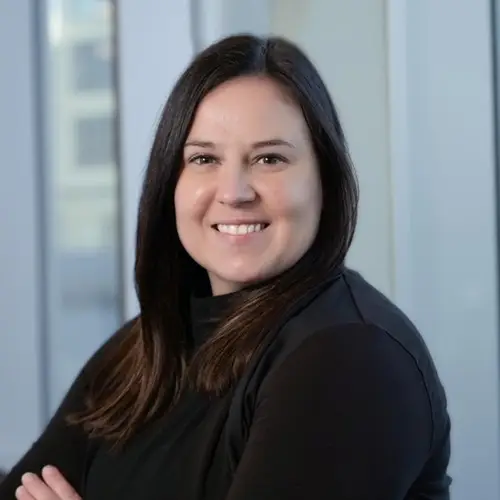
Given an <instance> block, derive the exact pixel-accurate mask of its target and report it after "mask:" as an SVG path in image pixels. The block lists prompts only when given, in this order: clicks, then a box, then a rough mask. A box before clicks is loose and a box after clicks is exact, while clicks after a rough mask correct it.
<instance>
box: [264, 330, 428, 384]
mask: <svg viewBox="0 0 500 500" xmlns="http://www.w3.org/2000/svg"><path fill="white" fill-rule="evenodd" d="M280 354H281V355H280V356H277V357H276V360H275V362H274V363H271V365H270V370H269V371H268V373H267V376H266V377H265V380H263V381H262V382H263V384H266V383H269V381H273V380H276V379H277V378H287V377H290V376H293V377H295V376H296V374H297V373H300V374H301V375H302V376H306V377H309V379H310V381H311V383H314V382H319V381H320V380H321V378H323V379H324V380H325V381H327V382H328V383H334V382H335V381H336V380H338V381H340V382H343V381H346V380H350V381H351V383H352V382H353V380H354V379H355V380H356V381H357V383H360V382H362V383H365V384H366V385H371V386H373V384H374V383H381V382H382V381H384V382H385V383H386V384H391V385H393V384H397V385H399V386H401V387H403V386H404V387H405V389H406V390H408V389H411V387H412V386H413V387H417V386H418V387H420V388H422V389H423V390H424V391H425V390H426V389H425V381H424V376H423V374H422V372H421V370H420V367H419V365H418V363H417V360H416V358H415V356H414V355H413V353H412V352H411V351H409V350H408V349H406V348H405V346H404V345H403V344H402V343H401V342H398V340H397V339H396V338H395V337H394V336H392V335H390V334H389V333H388V332H387V331H385V330H384V329H382V328H381V327H379V326H377V325H373V324H362V323H347V324H343V325H334V326H329V327H325V328H322V329H320V330H317V331H314V332H313V333H312V334H310V335H308V336H307V337H306V338H304V339H302V341H301V342H300V343H298V344H297V345H296V346H295V347H294V348H293V349H287V350H286V351H284V352H282V353H280Z"/></svg>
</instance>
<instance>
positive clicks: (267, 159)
mask: <svg viewBox="0 0 500 500" xmlns="http://www.w3.org/2000/svg"><path fill="white" fill-rule="evenodd" d="M256 163H258V164H260V165H279V164H281V163H287V161H286V159H285V158H283V156H280V155H275V154H269V155H262V156H259V158H257V161H256Z"/></svg>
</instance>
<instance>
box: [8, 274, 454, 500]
mask: <svg viewBox="0 0 500 500" xmlns="http://www.w3.org/2000/svg"><path fill="white" fill-rule="evenodd" d="M226 303H227V297H211V298H205V299H194V300H193V301H192V304H191V307H192V311H191V316H192V335H193V339H194V343H195V346H196V345H199V344H200V343H201V342H203V340H204V339H206V338H207V336H209V335H210V334H211V332H212V330H213V328H214V325H215V321H214V320H215V319H216V318H218V317H219V316H220V315H221V311H222V310H223V309H224V307H225V306H226ZM312 304H313V305H312V306H311V305H307V306H305V310H306V313H304V314H301V313H300V312H298V313H297V316H296V317H295V318H292V319H291V320H290V323H291V325H292V327H290V328H288V329H287V327H285V328H282V329H281V330H279V332H278V333H277V337H276V340H275V341H274V342H273V343H271V344H270V345H269V347H268V349H267V351H266V352H265V354H264V356H263V357H262V360H261V362H260V363H257V364H255V365H254V367H253V368H252V369H251V372H252V373H251V374H248V376H246V377H244V379H243V380H242V381H241V383H240V384H238V385H237V386H236V387H235V389H234V390H233V391H231V392H230V393H228V394H226V395H225V396H222V397H220V398H219V397H214V396H209V395H205V394H198V393H194V392H189V391H186V393H184V394H183V396H182V397H181V399H180V401H179V403H178V404H177V406H176V407H175V408H174V409H173V410H172V411H171V412H170V413H168V414H167V415H165V416H163V417H161V418H158V419H157V420H156V421H154V422H153V423H151V424H149V425H146V426H145V427H144V428H143V429H142V430H141V431H140V432H139V433H138V434H137V435H136V436H135V437H134V438H133V439H132V441H131V442H130V443H129V445H128V446H127V447H126V448H125V449H124V450H123V451H121V452H119V453H113V452H111V450H110V449H109V448H108V446H107V445H106V444H104V443H100V442H98V441H89V440H88V439H87V437H86V436H85V434H84V433H83V431H82V430H81V429H80V428H77V427H69V426H68V425H66V423H65V421H64V417H65V415H67V414H68V413H72V412H74V411H77V410H80V409H81V408H82V404H83V399H84V392H85V390H86V387H87V380H88V376H89V373H91V371H92V366H93V362H94V361H95V360H98V359H99V357H100V356H102V352H103V350H105V349H106V348H107V347H109V346H110V345H112V344H113V343H114V342H116V341H117V340H118V339H119V338H120V337H121V336H122V335H123V333H124V331H125V330H126V328H127V327H124V329H122V330H120V331H118V332H117V333H116V334H115V335H114V336H112V337H111V339H110V340H109V341H108V342H107V344H105V346H103V347H102V348H101V349H100V350H99V351H98V352H97V353H96V354H95V356H94V358H93V359H92V360H90V361H89V363H88V364H87V365H86V367H84V369H83V371H82V372H81V373H80V375H79V376H78V378H77V379H76V381H75V382H74V384H73V386H72V387H71V389H70V391H69V393H68V394H67V396H66V398H65V399H64V401H63V403H62V405H61V407H60V408H59V410H58V411H57V413H56V414H55V416H54V417H53V419H52V420H51V422H50V423H49V425H48V427H47V428H46V430H45V431H44V433H43V434H42V435H41V437H40V438H39V440H37V441H36V442H35V443H34V445H33V447H32V448H31V449H30V450H29V451H28V452H27V454H26V455H25V456H24V457H23V458H22V459H21V460H20V462H19V463H18V464H17V465H16V466H15V467H14V468H13V470H12V471H11V472H10V474H9V475H8V476H7V478H6V479H5V481H4V482H3V483H2V484H0V500H12V499H13V498H14V492H15V489H16V488H17V486H19V485H20V483H21V475H22V474H23V473H25V472H35V473H38V474H39V473H40V470H41V469H42V467H43V466H45V465H48V464H50V465H55V466H57V467H58V468H59V469H60V470H61V472H62V473H63V475H64V476H65V477H66V478H67V479H68V481H70V482H71V484H72V485H73V486H74V487H75V488H76V489H77V491H78V493H79V494H80V495H81V496H82V497H83V498H84V499H85V500H110V499H116V500H118V499H119V500H132V499H134V500H143V499H144V500H146V499H147V500H160V499H162V500H191V499H192V500H201V499H208V500H295V499H301V500H313V499H314V500H322V499H324V500H348V499H349V500H403V499H411V500H447V499H449V492H448V486H449V482H450V481H449V478H448V476H447V475H446V468H447V465H448V460H449V418H448V415H447V412H446V401H445V396H444V392H443V389H442V387H441V384H440V382H439V379H438V377H437V374H436V372H435V369H434V367H433V364H432V360H431V358H430V355H429V354H428V352H427V350H426V349H425V345H424V344H423V341H422V340H421V338H420V337H419V335H418V332H416V330H414V329H413V327H412V326H411V324H410V323H409V322H408V320H407V319H406V318H405V317H404V315H402V313H401V312H400V311H399V310H397V309H396V308H395V307H394V306H393V305H392V304H391V303H390V302H389V301H387V300H386V299H385V298H384V297H383V296H381V294H379V293H378V292H377V291H376V290H374V289H373V288H371V287H370V286H369V285H368V284H367V283H366V282H365V281H364V280H362V278H361V277H360V276H359V275H357V274H356V273H353V272H351V271H345V272H344V273H343V274H342V275H341V276H340V277H337V278H336V279H335V280H334V282H333V283H332V284H329V286H328V288H327V290H326V291H324V290H323V291H321V292H318V293H317V297H315V298H314V300H313V301H312ZM307 311H309V312H307ZM329 315H332V317H335V318H336V319H335V320H330V319H329V317H330V316H329ZM325 325H326V326H325ZM0 445H1V444H0ZM62 500H64V499H62Z"/></svg>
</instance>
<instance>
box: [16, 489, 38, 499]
mask: <svg viewBox="0 0 500 500" xmlns="http://www.w3.org/2000/svg"><path fill="white" fill-rule="evenodd" d="M16 498H17V500H36V498H35V497H33V496H31V495H30V494H29V492H28V490H27V489H26V488H25V487H24V486H19V488H17V490H16Z"/></svg>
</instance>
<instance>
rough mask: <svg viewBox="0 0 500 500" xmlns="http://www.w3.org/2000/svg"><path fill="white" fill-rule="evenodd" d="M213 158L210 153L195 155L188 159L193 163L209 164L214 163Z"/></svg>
mask: <svg viewBox="0 0 500 500" xmlns="http://www.w3.org/2000/svg"><path fill="white" fill-rule="evenodd" d="M215 161H216V160H215V158H214V157H213V156H210V155H197V156H194V157H193V158H191V160H189V162H190V163H194V164H195V165H210V164H212V163H215Z"/></svg>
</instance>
